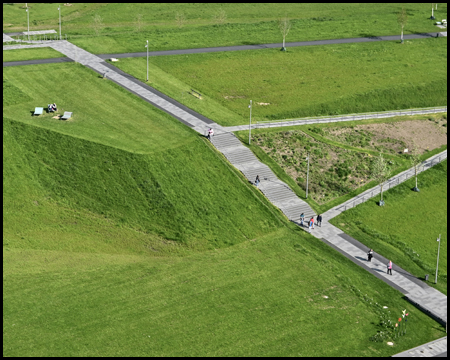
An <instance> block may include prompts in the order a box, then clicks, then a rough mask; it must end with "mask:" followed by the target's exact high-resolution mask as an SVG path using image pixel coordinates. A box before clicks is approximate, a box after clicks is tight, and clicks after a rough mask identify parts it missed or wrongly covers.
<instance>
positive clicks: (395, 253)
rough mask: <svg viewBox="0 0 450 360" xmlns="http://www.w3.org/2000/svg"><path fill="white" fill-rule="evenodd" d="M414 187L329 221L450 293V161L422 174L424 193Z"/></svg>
mask: <svg viewBox="0 0 450 360" xmlns="http://www.w3.org/2000/svg"><path fill="white" fill-rule="evenodd" d="M414 186H415V179H414V178H412V179H410V180H408V181H406V182H404V183H402V184H400V185H397V186H396V187H394V188H392V189H390V190H388V191H386V192H383V200H385V202H386V206H383V207H381V206H377V204H376V203H377V201H378V200H379V198H378V197H377V198H373V199H371V200H368V201H367V202H365V203H363V204H361V205H358V206H356V207H355V208H352V209H349V210H347V211H345V212H343V213H341V214H340V215H339V216H337V217H335V218H333V219H332V220H331V221H330V222H331V223H332V224H333V225H335V226H337V227H339V228H341V229H342V230H343V231H345V232H346V233H347V234H349V235H351V236H352V237H354V238H355V239H358V240H359V241H360V242H362V243H363V244H365V245H367V247H370V248H373V249H374V250H375V251H376V252H379V253H380V254H382V255H383V256H384V257H387V258H390V259H392V261H394V262H395V263H396V264H398V265H399V266H400V267H402V268H404V269H405V270H407V271H408V272H410V273H412V274H413V275H415V276H417V277H418V278H421V279H424V277H425V274H430V281H429V283H428V284H429V285H430V286H433V287H435V288H436V289H438V290H439V291H441V292H443V293H445V294H447V160H445V161H444V162H442V163H440V164H438V165H435V166H433V167H432V168H430V169H429V170H427V171H425V172H422V173H420V174H419V175H418V187H419V189H420V192H414V191H412V188H413V187H414ZM439 234H441V248H440V259H439V274H438V275H439V280H438V283H437V285H435V284H434V274H435V271H436V259H437V247H438V243H437V242H436V239H437V238H438V235H439Z"/></svg>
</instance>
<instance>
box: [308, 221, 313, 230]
mask: <svg viewBox="0 0 450 360" xmlns="http://www.w3.org/2000/svg"><path fill="white" fill-rule="evenodd" d="M312 225H313V222H312V218H311V219H310V220H309V222H308V232H309V233H310V232H311V227H312Z"/></svg>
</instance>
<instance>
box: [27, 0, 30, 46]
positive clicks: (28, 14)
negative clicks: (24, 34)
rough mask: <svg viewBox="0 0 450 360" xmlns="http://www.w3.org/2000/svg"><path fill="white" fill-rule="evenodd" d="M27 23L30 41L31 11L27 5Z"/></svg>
mask: <svg viewBox="0 0 450 360" xmlns="http://www.w3.org/2000/svg"><path fill="white" fill-rule="evenodd" d="M26 11H27V24H28V41H30V12H29V11H28V7H27V10H26Z"/></svg>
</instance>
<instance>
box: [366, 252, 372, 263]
mask: <svg viewBox="0 0 450 360" xmlns="http://www.w3.org/2000/svg"><path fill="white" fill-rule="evenodd" d="M372 258H373V250H372V249H369V251H368V252H367V261H370V262H372Z"/></svg>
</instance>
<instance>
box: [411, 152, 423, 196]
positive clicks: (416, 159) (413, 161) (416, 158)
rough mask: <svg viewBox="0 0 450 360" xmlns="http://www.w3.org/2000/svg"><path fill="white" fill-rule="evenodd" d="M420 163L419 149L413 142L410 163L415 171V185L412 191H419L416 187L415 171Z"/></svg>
mask: <svg viewBox="0 0 450 360" xmlns="http://www.w3.org/2000/svg"><path fill="white" fill-rule="evenodd" d="M420 163H421V160H420V154H419V149H418V148H417V146H416V145H415V144H414V146H413V148H412V150H411V164H412V166H413V167H414V172H415V176H416V186H415V188H414V189H413V190H414V191H419V188H418V187H417V171H418V170H419V164H420Z"/></svg>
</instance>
